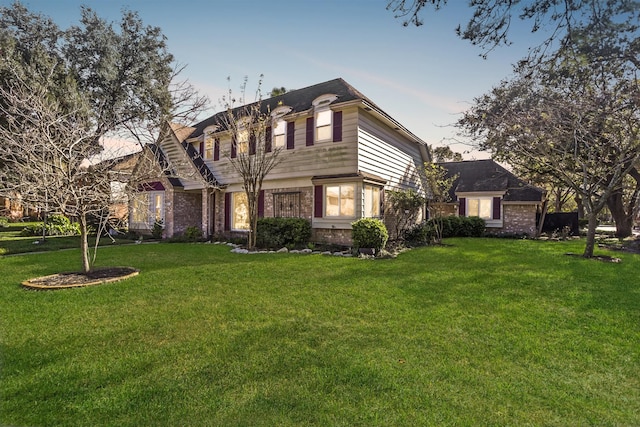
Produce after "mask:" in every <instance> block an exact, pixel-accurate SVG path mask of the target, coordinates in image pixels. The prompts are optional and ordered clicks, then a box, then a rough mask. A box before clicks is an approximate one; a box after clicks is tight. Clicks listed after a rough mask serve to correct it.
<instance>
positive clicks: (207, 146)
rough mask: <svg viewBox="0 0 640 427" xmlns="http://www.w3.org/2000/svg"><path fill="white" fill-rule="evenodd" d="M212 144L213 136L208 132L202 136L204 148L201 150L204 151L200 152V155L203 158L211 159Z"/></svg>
mask: <svg viewBox="0 0 640 427" xmlns="http://www.w3.org/2000/svg"><path fill="white" fill-rule="evenodd" d="M213 144H214V138H213V136H212V135H211V134H210V133H209V134H207V136H206V137H205V138H204V150H203V151H204V152H203V153H202V157H203V158H205V159H212V158H213Z"/></svg>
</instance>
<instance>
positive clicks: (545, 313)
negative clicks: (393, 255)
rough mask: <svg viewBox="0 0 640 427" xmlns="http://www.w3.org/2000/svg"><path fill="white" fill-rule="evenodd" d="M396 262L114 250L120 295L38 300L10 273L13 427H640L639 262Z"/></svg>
mask: <svg viewBox="0 0 640 427" xmlns="http://www.w3.org/2000/svg"><path fill="white" fill-rule="evenodd" d="M446 243H447V246H441V247H427V248H421V249H416V250H412V251H410V252H406V253H403V254H401V255H400V256H399V257H398V258H397V259H393V260H359V259H353V258H339V257H333V256H321V255H295V254H288V255H281V254H277V255H273V254H272V255H268V254H265V255H237V254H231V253H230V252H229V249H228V248H227V247H222V246H218V245H205V244H171V245H169V244H160V245H134V246H119V247H109V248H104V249H101V250H100V252H99V254H98V263H99V264H100V265H101V266H120V265H126V266H133V267H137V268H139V269H140V270H141V273H140V275H139V276H137V277H134V278H131V279H128V280H126V281H123V282H118V283H114V284H108V285H101V286H95V287H90V288H83V289H70V290H64V291H48V292H34V291H26V290H23V289H21V288H20V286H19V283H20V282H21V281H22V280H25V279H28V278H32V277H35V276H40V275H44V274H51V273H54V272H58V271H65V270H66V271H68V270H77V263H78V260H77V258H78V256H77V254H76V253H75V251H64V252H56V253H47V254H37V255H25V256H16V257H5V258H2V259H0V269H1V271H2V276H1V278H0V292H1V295H2V296H1V306H0V310H1V312H2V315H1V316H0V319H1V320H0V321H1V322H2V323H1V337H2V350H1V351H2V371H1V376H2V378H1V385H0V387H1V396H0V402H1V403H0V405H1V406H0V424H2V425H14V426H45V425H46V426H53V425H65V426H98V425H100V426H103V425H110V426H156V425H162V426H165V425H167V426H275V425H277V426H299V425H313V426H354V425H360V426H392V425H397V426H417V425H438V426H440V425H473V426H476V425H551V426H554V425H555V426H567V425H598V426H607V425H610V426H620V425H625V426H632V425H640V256H638V255H632V254H617V253H616V254H614V255H616V256H620V257H621V258H622V263H620V264H612V263H604V262H599V261H591V260H583V259H581V258H579V257H569V256H566V255H564V254H565V253H566V252H576V253H581V251H582V248H583V244H584V242H556V243H551V242H539V241H525V240H499V239H452V240H448V241H446Z"/></svg>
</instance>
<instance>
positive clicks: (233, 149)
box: [231, 136, 237, 159]
mask: <svg viewBox="0 0 640 427" xmlns="http://www.w3.org/2000/svg"><path fill="white" fill-rule="evenodd" d="M236 145H237V142H236V137H235V136H232V137H231V158H232V159H235V158H236V155H237V152H236V149H237V146H236Z"/></svg>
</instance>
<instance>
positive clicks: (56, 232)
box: [20, 215, 80, 236]
mask: <svg viewBox="0 0 640 427" xmlns="http://www.w3.org/2000/svg"><path fill="white" fill-rule="evenodd" d="M45 227H46V229H45V230H44V235H45V236H77V235H78V234H80V224H78V223H77V222H73V223H72V222H71V221H70V220H69V218H67V217H66V216H64V215H51V216H49V217H48V218H47V223H46V225H45V224H44V223H40V224H36V225H31V226H29V227H25V228H24V229H23V230H22V231H21V232H20V235H21V236H42V235H43V228H45Z"/></svg>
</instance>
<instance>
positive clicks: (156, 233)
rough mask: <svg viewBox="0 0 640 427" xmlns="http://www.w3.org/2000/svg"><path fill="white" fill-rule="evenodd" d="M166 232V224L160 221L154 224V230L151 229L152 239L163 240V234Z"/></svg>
mask: <svg viewBox="0 0 640 427" xmlns="http://www.w3.org/2000/svg"><path fill="white" fill-rule="evenodd" d="M163 231H164V222H163V221H162V220H161V219H159V220H156V221H155V222H154V223H153V228H152V229H151V237H153V238H154V239H158V240H159V239H162V232H163Z"/></svg>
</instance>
